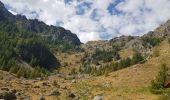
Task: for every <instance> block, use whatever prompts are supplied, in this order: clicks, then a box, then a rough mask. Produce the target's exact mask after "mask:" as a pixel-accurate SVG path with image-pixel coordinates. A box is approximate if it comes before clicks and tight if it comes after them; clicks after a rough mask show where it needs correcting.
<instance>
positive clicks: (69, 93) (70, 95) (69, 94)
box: [67, 91, 76, 98]
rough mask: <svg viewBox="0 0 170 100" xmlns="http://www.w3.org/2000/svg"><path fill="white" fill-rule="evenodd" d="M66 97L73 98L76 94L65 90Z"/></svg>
mask: <svg viewBox="0 0 170 100" xmlns="http://www.w3.org/2000/svg"><path fill="white" fill-rule="evenodd" d="M67 97H69V98H75V97H76V96H75V95H74V94H73V93H72V92H70V91H69V92H67Z"/></svg>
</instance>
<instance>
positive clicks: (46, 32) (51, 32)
mask: <svg viewBox="0 0 170 100" xmlns="http://www.w3.org/2000/svg"><path fill="white" fill-rule="evenodd" d="M4 22H5V23H8V24H12V25H14V26H13V27H15V31H17V32H20V33H28V32H29V33H35V34H39V35H40V36H42V37H43V38H45V39H48V40H51V42H53V43H56V44H57V43H67V44H72V45H80V44H81V42H80V40H79V38H78V37H77V35H76V34H73V33H72V32H71V31H69V30H66V29H64V28H62V27H56V26H52V25H51V26H49V25H46V24H45V23H44V22H41V21H38V20H37V19H34V20H28V19H27V18H26V17H25V16H22V15H16V16H14V15H12V14H11V13H10V12H9V11H8V10H7V9H6V8H5V6H4V4H3V3H2V2H1V1H0V23H4ZM7 30H10V29H7Z"/></svg>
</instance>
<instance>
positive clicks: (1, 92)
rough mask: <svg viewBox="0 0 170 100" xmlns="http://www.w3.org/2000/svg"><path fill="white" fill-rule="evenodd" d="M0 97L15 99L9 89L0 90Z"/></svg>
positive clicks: (7, 99) (8, 99)
mask: <svg viewBox="0 0 170 100" xmlns="http://www.w3.org/2000/svg"><path fill="white" fill-rule="evenodd" d="M0 99H5V100H16V95H15V94H14V93H12V92H11V91H6V90H0Z"/></svg>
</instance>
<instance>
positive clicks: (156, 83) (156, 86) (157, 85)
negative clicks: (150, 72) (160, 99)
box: [150, 64, 168, 93]
mask: <svg viewBox="0 0 170 100" xmlns="http://www.w3.org/2000/svg"><path fill="white" fill-rule="evenodd" d="M167 76H168V67H167V66H166V64H163V65H162V67H161V69H160V71H159V74H158V76H157V77H156V79H155V80H153V81H152V82H151V87H150V89H151V92H153V93H156V91H158V90H160V89H163V88H164V84H165V81H166V79H167Z"/></svg>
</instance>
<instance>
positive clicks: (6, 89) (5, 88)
mask: <svg viewBox="0 0 170 100" xmlns="http://www.w3.org/2000/svg"><path fill="white" fill-rule="evenodd" d="M1 90H5V91H9V88H7V87H2V88H1Z"/></svg>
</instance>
